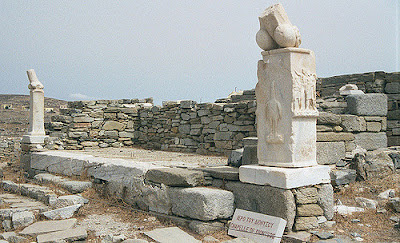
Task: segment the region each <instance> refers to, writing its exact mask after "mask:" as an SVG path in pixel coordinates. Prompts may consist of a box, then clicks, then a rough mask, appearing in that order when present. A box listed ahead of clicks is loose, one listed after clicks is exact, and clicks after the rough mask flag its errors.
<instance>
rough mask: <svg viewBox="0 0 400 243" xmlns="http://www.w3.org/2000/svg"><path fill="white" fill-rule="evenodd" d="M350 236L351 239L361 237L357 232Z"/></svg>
mask: <svg viewBox="0 0 400 243" xmlns="http://www.w3.org/2000/svg"><path fill="white" fill-rule="evenodd" d="M351 236H353V237H361V235H360V234H359V233H357V232H353V233H351Z"/></svg>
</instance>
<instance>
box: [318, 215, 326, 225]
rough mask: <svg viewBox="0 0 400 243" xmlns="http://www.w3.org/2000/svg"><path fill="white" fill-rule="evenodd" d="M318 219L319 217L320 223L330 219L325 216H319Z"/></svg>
mask: <svg viewBox="0 0 400 243" xmlns="http://www.w3.org/2000/svg"><path fill="white" fill-rule="evenodd" d="M317 219H318V224H323V223H325V222H327V221H328V220H327V219H326V217H325V216H318V217H317Z"/></svg>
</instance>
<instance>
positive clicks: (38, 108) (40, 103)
mask: <svg viewBox="0 0 400 243" xmlns="http://www.w3.org/2000/svg"><path fill="white" fill-rule="evenodd" d="M27 74H28V79H29V85H28V88H29V90H30V101H29V127H28V134H27V135H24V136H23V137H22V143H31V144H36V143H38V144H42V143H44V139H45V137H46V133H45V130H44V92H43V88H44V86H43V84H42V83H41V82H40V81H39V79H38V78H37V76H36V73H35V70H33V69H30V70H28V71H27Z"/></svg>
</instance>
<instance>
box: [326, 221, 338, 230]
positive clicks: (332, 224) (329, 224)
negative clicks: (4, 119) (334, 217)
mask: <svg viewBox="0 0 400 243" xmlns="http://www.w3.org/2000/svg"><path fill="white" fill-rule="evenodd" d="M335 225H336V221H326V222H325V223H324V226H325V227H327V228H332V227H333V226H335Z"/></svg>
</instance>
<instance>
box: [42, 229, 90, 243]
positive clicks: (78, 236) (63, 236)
mask: <svg viewBox="0 0 400 243" xmlns="http://www.w3.org/2000/svg"><path fill="white" fill-rule="evenodd" d="M86 238H87V232H86V230H85V229H83V228H75V229H67V230H63V231H57V232H53V233H48V234H44V235H38V236H37V237H36V240H37V242H38V243H47V242H48V243H50V242H59V241H62V240H65V241H69V242H71V241H77V240H84V239H86Z"/></svg>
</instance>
